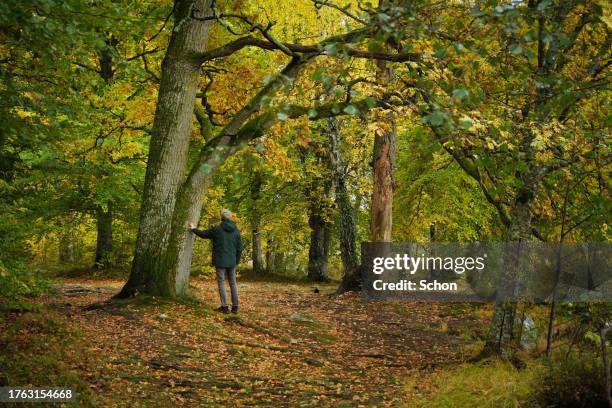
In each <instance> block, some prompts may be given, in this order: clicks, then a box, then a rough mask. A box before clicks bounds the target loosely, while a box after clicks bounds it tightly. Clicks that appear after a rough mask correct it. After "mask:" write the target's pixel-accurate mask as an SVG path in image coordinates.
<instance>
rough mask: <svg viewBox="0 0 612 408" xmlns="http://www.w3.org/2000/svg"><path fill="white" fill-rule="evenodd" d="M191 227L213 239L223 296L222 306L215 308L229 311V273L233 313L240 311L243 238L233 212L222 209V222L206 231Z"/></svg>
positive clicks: (198, 234) (225, 311) (219, 285)
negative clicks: (238, 277)
mask: <svg viewBox="0 0 612 408" xmlns="http://www.w3.org/2000/svg"><path fill="white" fill-rule="evenodd" d="M189 229H190V230H191V232H193V233H194V234H196V235H197V236H198V237H200V238H206V239H212V264H213V266H214V267H215V269H216V271H217V286H218V287H219V297H221V307H219V308H217V309H215V310H216V311H218V312H222V313H226V314H227V313H229V309H228V307H227V295H226V293H225V275H226V274H227V279H228V280H229V284H230V289H231V292H232V313H238V286H237V285H236V265H237V264H238V262H240V254H241V253H242V238H241V237H240V231H238V228H237V227H236V223H235V222H234V221H232V213H231V212H229V210H226V209H223V210H221V224H219V225H217V226H214V227H212V228H209V229H207V230H205V231H200V230H198V229H196V227H195V225H193V224H189Z"/></svg>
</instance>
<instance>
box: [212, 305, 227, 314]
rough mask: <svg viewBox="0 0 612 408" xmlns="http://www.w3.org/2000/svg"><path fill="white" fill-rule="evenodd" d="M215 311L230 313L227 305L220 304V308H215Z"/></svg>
mask: <svg viewBox="0 0 612 408" xmlns="http://www.w3.org/2000/svg"><path fill="white" fill-rule="evenodd" d="M215 312H221V313H223V314H228V313H229V309H228V308H227V306H219V307H218V308H216V309H215Z"/></svg>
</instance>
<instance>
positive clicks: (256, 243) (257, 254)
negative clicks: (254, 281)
mask: <svg viewBox="0 0 612 408" xmlns="http://www.w3.org/2000/svg"><path fill="white" fill-rule="evenodd" d="M252 251H253V273H254V274H256V275H263V273H264V272H265V265H264V257H263V248H262V245H261V234H260V233H259V229H258V228H257V229H253V248H252Z"/></svg>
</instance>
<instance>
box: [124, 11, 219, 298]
mask: <svg viewBox="0 0 612 408" xmlns="http://www.w3.org/2000/svg"><path fill="white" fill-rule="evenodd" d="M210 3H211V1H210V0H195V1H187V0H177V1H176V4H175V10H174V16H175V25H174V29H173V31H172V36H171V38H170V43H169V45H168V50H167V52H166V55H165V57H164V61H163V63H162V78H161V84H160V88H159V94H158V100H157V109H156V112H155V119H154V122H153V132H152V137H151V145H150V148H149V157H148V161H147V171H146V175H145V184H144V190H143V200H142V205H141V212H140V227H139V229H138V237H137V239H136V251H135V253H134V260H133V263H132V271H131V274H130V278H129V280H128V282H127V283H126V284H125V286H124V288H123V289H122V291H121V293H119V295H118V296H119V297H127V296H131V295H133V294H134V293H135V292H137V291H141V292H146V293H149V294H154V295H162V296H174V295H176V294H177V291H176V282H175V278H176V276H175V274H174V272H175V270H174V269H173V267H174V266H176V265H175V264H176V262H175V261H176V260H177V259H176V256H177V255H178V254H177V253H176V245H174V248H173V250H172V251H171V252H172V253H170V254H167V250H168V245H169V244H170V241H171V240H172V241H174V242H173V243H174V244H176V242H178V241H183V239H181V237H187V238H185V240H186V239H189V240H191V241H192V240H193V238H192V237H191V236H190V235H188V234H187V232H188V231H187V228H186V226H185V225H182V228H181V229H183V230H184V231H182V232H178V233H176V236H174V237H173V236H171V233H172V232H173V231H172V228H173V227H174V226H175V222H174V221H175V219H176V217H175V215H176V214H175V206H176V202H177V197H178V193H179V189H180V188H181V181H182V179H183V177H184V175H185V171H186V164H187V152H188V149H189V139H190V134H191V130H192V117H193V111H194V101H195V96H196V91H197V87H198V80H199V72H200V64H199V62H198V61H197V60H196V59H195V58H194V57H193V55H195V54H197V53H202V52H203V51H204V49H205V47H206V42H207V39H208V31H209V25H210V24H209V23H208V22H202V21H198V20H196V19H193V18H191V16H192V13H193V14H195V15H197V16H203V15H205V14H207V13H209V11H210ZM202 187H203V186H202ZM183 190H187V191H183V192H182V194H181V199H182V200H183V202H182V203H181V204H182V205H181V206H182V210H183V211H182V212H183V216H184V217H185V218H184V219H185V220H186V219H187V218H186V217H187V212H188V211H189V210H190V206H189V204H188V203H189V201H191V200H189V199H190V198H196V197H195V196H197V198H198V199H201V190H200V191H196V190H194V189H192V188H183ZM198 193H200V195H198ZM198 201H199V200H198ZM199 206H201V204H200V203H199ZM199 211H200V209H199V208H198V210H195V211H193V212H197V213H198V215H199ZM189 212H191V211H189ZM193 215H195V214H193ZM169 220H173V222H169ZM189 247H190V248H189V250H191V245H189ZM189 261H191V256H189ZM169 266H170V267H169Z"/></svg>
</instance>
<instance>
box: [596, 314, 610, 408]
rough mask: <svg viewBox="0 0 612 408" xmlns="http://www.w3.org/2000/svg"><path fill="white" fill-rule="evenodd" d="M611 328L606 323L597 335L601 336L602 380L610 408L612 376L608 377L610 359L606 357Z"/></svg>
mask: <svg viewBox="0 0 612 408" xmlns="http://www.w3.org/2000/svg"><path fill="white" fill-rule="evenodd" d="M611 327H612V326H610V323H607V324H606V325H604V326H603V327H602V328H601V331H600V332H599V335H600V336H601V358H602V359H603V369H604V378H605V387H606V389H605V390H604V391H605V393H606V398H607V400H608V406H609V407H610V408H612V394H611V393H610V391H612V376H611V375H610V359H609V357H608V339H607V337H608V331H609V330H610V328H611Z"/></svg>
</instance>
